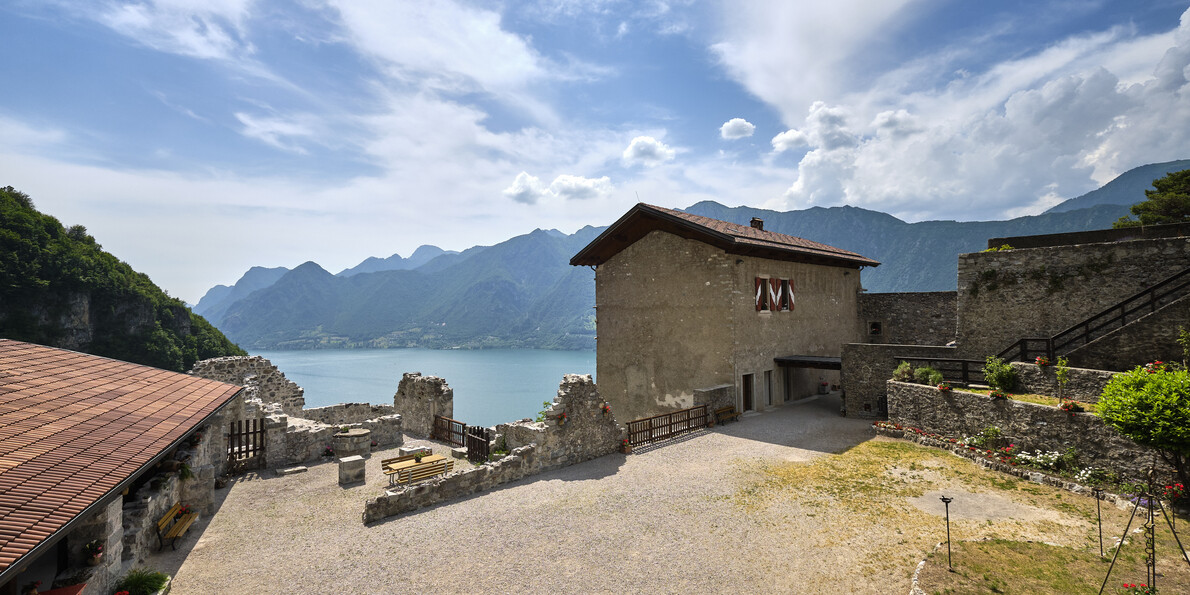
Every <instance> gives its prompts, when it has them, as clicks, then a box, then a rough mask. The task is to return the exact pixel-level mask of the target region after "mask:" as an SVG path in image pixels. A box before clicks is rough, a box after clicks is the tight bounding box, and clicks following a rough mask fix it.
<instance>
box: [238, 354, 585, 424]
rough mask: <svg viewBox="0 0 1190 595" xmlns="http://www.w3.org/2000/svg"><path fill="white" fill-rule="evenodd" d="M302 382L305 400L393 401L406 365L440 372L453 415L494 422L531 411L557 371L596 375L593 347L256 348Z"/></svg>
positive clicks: (546, 396) (550, 392) (551, 392)
mask: <svg viewBox="0 0 1190 595" xmlns="http://www.w3.org/2000/svg"><path fill="white" fill-rule="evenodd" d="M252 355H261V356H264V357H266V358H268V359H269V361H271V362H273V365H275V366H277V367H278V368H280V370H281V371H282V372H284V373H285V376H286V377H287V378H289V379H290V380H292V381H294V382H296V383H298V385H299V386H301V387H302V388H304V389H306V407H323V406H326V405H334V404H335V403H375V404H381V405H392V404H393V394H394V393H396V392H397V385H399V384H400V383H401V375H402V374H404V373H405V372H421V373H422V375H424V376H438V377H440V378H444V379H446V383H447V384H449V385H450V387H451V388H452V389H454V393H455V397H454V417H455V419H457V420H459V421H462V422H464V423H467V424H469V425H479V426H493V425H496V424H498V423H504V422H509V421H513V420H517V419H521V418H524V417H531V418H535V417H537V412H538V411H540V410H541V403H542V401H553V400H554V396H555V395H556V394H557V393H558V384H559V383H560V382H562V375H563V374H590V375H591V377H592V378H594V377H595V352H594V351H548V350H538V349H467V350H464V349H446V350H438V349H336V350H315V351H257V352H253V353H252Z"/></svg>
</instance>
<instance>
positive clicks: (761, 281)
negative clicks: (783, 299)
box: [756, 277, 773, 312]
mask: <svg viewBox="0 0 1190 595" xmlns="http://www.w3.org/2000/svg"><path fill="white" fill-rule="evenodd" d="M769 293H770V289H769V280H768V279H766V278H764V277H757V278H756V311H757V312H768V311H770V310H771V309H772V304H773V302H772V301H771V300H770V299H769Z"/></svg>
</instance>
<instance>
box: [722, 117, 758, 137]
mask: <svg viewBox="0 0 1190 595" xmlns="http://www.w3.org/2000/svg"><path fill="white" fill-rule="evenodd" d="M753 132H756V126H753V125H752V123H751V122H749V121H747V120H745V119H743V118H732V119H730V120H728V121H726V122H724V123H723V125H722V126H720V127H719V136H721V137H723V138H724V139H727V140H734V139H737V138H747V137H749V136H752V133H753Z"/></svg>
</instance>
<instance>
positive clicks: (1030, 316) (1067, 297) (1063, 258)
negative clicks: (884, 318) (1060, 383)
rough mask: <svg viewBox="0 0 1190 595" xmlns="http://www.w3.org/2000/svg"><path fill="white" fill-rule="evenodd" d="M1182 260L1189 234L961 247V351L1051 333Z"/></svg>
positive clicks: (978, 354) (976, 351)
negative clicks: (979, 249) (978, 248)
mask: <svg viewBox="0 0 1190 595" xmlns="http://www.w3.org/2000/svg"><path fill="white" fill-rule="evenodd" d="M1187 267H1190V237H1180V238H1160V239H1143V240H1132V241H1121V242H1115V243H1105V244H1080V245H1072V246H1052V247H1044V248H1027V249H1016V250H1006V251H1000V252H977V253H972V254H961V255H959V269H958V344H959V349H960V353H962V354H963V357H968V358H971V359H983V358H984V357H986V356H988V355H992V354H996V353H999V352H1000V351H1002V350H1003V349H1005V348H1007V347H1008V346H1009V345H1011V344H1012V343H1014V342H1016V341H1017V340H1019V339H1022V338H1033V337H1038V338H1041V337H1049V336H1053V335H1055V334H1057V333H1058V332H1061V331H1063V330H1065V329H1067V328H1069V327H1070V326H1072V325H1074V324H1076V323H1078V322H1081V321H1082V320H1085V319H1086V318H1088V317H1090V316H1093V315H1095V314H1098V313H1099V312H1101V311H1103V310H1105V309H1107V308H1108V307H1110V306H1112V305H1114V304H1116V303H1118V302H1120V301H1121V300H1123V299H1125V298H1128V297H1131V296H1132V295H1134V294H1136V293H1138V292H1140V291H1141V290H1143V289H1145V288H1146V287H1149V286H1150V285H1153V284H1155V283H1157V282H1158V281H1161V280H1163V279H1166V278H1167V277H1169V276H1171V275H1173V274H1174V273H1177V272H1179V271H1182V270H1184V269H1186V268H1187ZM1078 365H1080V366H1090V367H1101V365H1102V364H1097V365H1094V366H1092V364H1091V363H1090V362H1089V361H1088V362H1079V363H1078Z"/></svg>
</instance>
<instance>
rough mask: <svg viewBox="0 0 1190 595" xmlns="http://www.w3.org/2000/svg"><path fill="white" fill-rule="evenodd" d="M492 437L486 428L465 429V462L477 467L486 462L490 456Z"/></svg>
mask: <svg viewBox="0 0 1190 595" xmlns="http://www.w3.org/2000/svg"><path fill="white" fill-rule="evenodd" d="M491 446H492V437H491V434H490V433H489V430H488V429H487V428H483V427H480V426H468V427H467V460H468V461H471V462H472V463H475V464H477V465H482V464H483V463H486V462H488V457H489V456H490V455H491Z"/></svg>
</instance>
